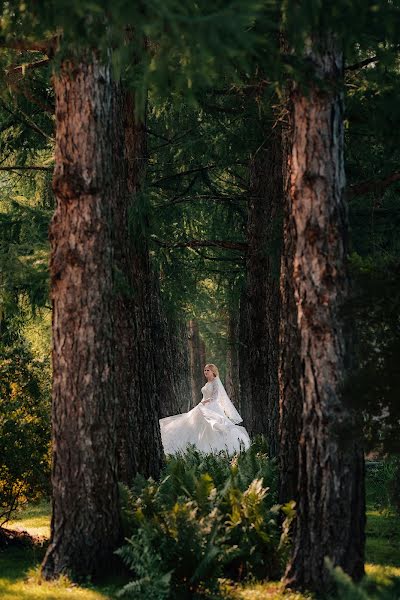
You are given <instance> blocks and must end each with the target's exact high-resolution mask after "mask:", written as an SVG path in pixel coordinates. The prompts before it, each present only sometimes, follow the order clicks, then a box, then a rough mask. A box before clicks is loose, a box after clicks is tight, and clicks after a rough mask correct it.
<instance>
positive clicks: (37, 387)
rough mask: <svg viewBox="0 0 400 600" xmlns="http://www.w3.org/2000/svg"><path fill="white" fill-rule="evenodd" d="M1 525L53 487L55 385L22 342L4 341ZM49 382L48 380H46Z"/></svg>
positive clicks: (0, 365) (0, 401)
mask: <svg viewBox="0 0 400 600" xmlns="http://www.w3.org/2000/svg"><path fill="white" fill-rule="evenodd" d="M0 356H1V359H0V456H1V465H0V526H1V525H4V523H6V522H7V521H8V520H9V519H10V517H11V515H12V513H13V511H15V510H16V508H18V506H19V505H20V504H21V503H23V502H25V501H27V500H35V499H38V498H39V497H41V496H42V495H43V494H47V493H48V492H49V469H50V464H49V443H50V423H49V412H50V411H49V404H50V402H49V386H48V382H46V381H43V380H42V372H43V365H41V364H36V363H34V362H33V361H32V356H31V355H30V353H29V352H28V350H27V349H26V347H24V346H23V345H21V344H14V345H13V346H5V345H4V344H2V343H0ZM46 384H47V385H46Z"/></svg>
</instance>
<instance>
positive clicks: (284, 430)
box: [279, 94, 303, 503]
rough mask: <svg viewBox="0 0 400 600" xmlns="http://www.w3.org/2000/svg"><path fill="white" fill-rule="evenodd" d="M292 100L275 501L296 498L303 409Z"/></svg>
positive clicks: (285, 130) (285, 146)
mask: <svg viewBox="0 0 400 600" xmlns="http://www.w3.org/2000/svg"><path fill="white" fill-rule="evenodd" d="M291 134H292V104H291V102H290V98H289V94H288V96H287V112H286V118H285V119H284V120H283V124H282V170H283V190H284V202H283V247H282V255H281V277H280V291H281V318H280V330H279V501H280V502H282V503H284V502H288V501H289V500H295V501H297V479H298V466H299V441H300V432H301V423H302V421H301V418H302V411H303V401H302V393H301V388H300V377H301V359H300V332H299V329H298V327H297V306H296V300H295V295H294V280H293V276H292V274H293V261H294V253H295V239H296V229H295V223H294V219H293V214H292V210H291V198H290V187H289V184H290V172H291V163H290V159H291V156H290V151H291V143H292V140H291Z"/></svg>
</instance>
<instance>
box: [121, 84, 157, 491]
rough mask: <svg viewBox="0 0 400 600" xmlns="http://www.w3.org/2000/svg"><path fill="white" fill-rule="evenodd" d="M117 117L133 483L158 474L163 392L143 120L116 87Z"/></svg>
mask: <svg viewBox="0 0 400 600" xmlns="http://www.w3.org/2000/svg"><path fill="white" fill-rule="evenodd" d="M117 93H118V98H119V106H118V108H117V110H116V111H115V120H116V121H117V122H118V125H119V128H120V136H119V139H120V140H121V147H120V148H119V151H118V154H117V156H118V157H119V158H120V165H121V167H120V168H121V174H120V178H119V181H118V182H117V184H116V187H115V193H114V196H113V200H114V228H113V229H114V245H115V272H116V285H115V307H114V312H115V326H116V335H117V340H118V343H117V344H116V348H115V350H116V377H117V386H118V390H119V395H120V406H121V409H120V414H119V427H118V456H119V479H120V480H121V481H124V482H125V483H127V484H129V483H130V482H131V481H132V479H133V478H134V476H135V475H136V474H137V473H141V474H142V475H144V476H146V477H148V476H152V477H154V478H156V477H157V476H158V474H159V471H160V467H161V464H162V445H161V437H160V429H159V423H158V415H159V396H158V390H157V385H156V375H155V368H156V366H155V365H154V359H153V356H154V353H155V352H156V348H157V341H155V340H154V338H153V336H152V334H151V325H152V319H153V317H154V315H153V314H152V312H151V308H152V307H153V306H154V304H155V303H154V301H151V299H152V296H153V295H154V294H155V293H157V291H156V290H155V288H154V286H153V281H154V276H153V274H152V273H151V268H150V259H149V251H148V244H147V232H146V220H147V214H146V207H145V206H144V202H143V198H142V197H141V195H140V190H141V186H142V181H143V176H144V171H145V165H146V134H145V123H144V122H143V121H142V122H140V121H136V120H135V106H134V100H133V94H131V93H129V92H128V91H126V90H124V89H123V88H122V87H121V86H118V90H117Z"/></svg>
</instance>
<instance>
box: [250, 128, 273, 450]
mask: <svg viewBox="0 0 400 600" xmlns="http://www.w3.org/2000/svg"><path fill="white" fill-rule="evenodd" d="M278 129H279V128H275V129H274V130H273V131H272V132H268V133H269V140H268V141H267V142H265V143H264V145H263V146H261V147H260V148H259V150H258V151H257V153H256V155H255V156H253V157H252V159H251V170H250V175H251V176H250V198H249V203H248V211H249V212H248V215H249V216H248V252H247V262H246V289H245V304H246V305H247V308H246V311H247V315H246V322H247V334H246V343H245V346H244V348H243V349H244V351H245V352H246V359H245V362H246V371H247V372H246V374H245V381H243V380H242V376H241V384H242V387H244V386H246V390H245V395H246V398H244V399H243V400H244V402H243V408H242V410H243V411H244V414H243V415H242V416H243V418H244V421H245V423H246V427H247V428H248V431H249V433H250V435H251V436H252V435H255V434H264V435H265V436H266V437H267V441H268V447H269V454H270V456H277V454H278V415H279V389H278V357H279V351H278V339H279V304H280V300H279V262H280V248H281V212H282V202H283V198H282V196H283V192H282V154H281V140H280V135H279V133H278Z"/></svg>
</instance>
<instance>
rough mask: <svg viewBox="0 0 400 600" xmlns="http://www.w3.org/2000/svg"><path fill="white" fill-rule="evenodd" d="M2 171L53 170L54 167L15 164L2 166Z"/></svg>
mask: <svg viewBox="0 0 400 600" xmlns="http://www.w3.org/2000/svg"><path fill="white" fill-rule="evenodd" d="M0 171H53V167H41V166H38V165H31V166H21V167H20V166H19V165H13V166H12V167H0Z"/></svg>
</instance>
